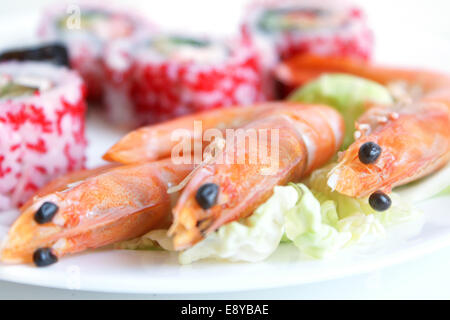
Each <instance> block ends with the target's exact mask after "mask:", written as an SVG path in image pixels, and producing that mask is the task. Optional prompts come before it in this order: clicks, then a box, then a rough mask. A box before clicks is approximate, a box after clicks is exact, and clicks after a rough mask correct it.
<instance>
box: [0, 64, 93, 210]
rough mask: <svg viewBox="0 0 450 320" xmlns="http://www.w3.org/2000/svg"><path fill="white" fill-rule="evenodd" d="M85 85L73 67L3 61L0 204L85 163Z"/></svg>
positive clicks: (11, 203) (16, 201) (9, 204)
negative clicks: (72, 69)
mask: <svg viewBox="0 0 450 320" xmlns="http://www.w3.org/2000/svg"><path fill="white" fill-rule="evenodd" d="M84 113H85V89H84V84H83V81H82V79H81V78H80V77H79V76H78V75H77V74H76V73H75V72H73V71H69V70H68V69H67V68H64V67H58V66H55V65H52V64H49V63H43V62H17V61H12V62H2V63H0V124H1V125H0V209H2V210H3V209H9V208H14V207H18V206H20V205H21V204H23V203H24V202H25V201H26V200H27V199H28V198H29V197H30V196H32V195H33V194H34V193H35V192H36V191H37V190H38V188H39V187H41V186H43V185H44V184H45V183H47V182H48V181H49V180H51V179H52V178H55V177H56V176H58V175H61V174H63V173H66V172H68V171H72V170H76V169H80V168H82V167H83V166H84V161H85V147H86V140H85V136H84Z"/></svg>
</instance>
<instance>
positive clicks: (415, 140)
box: [276, 56, 450, 197]
mask: <svg viewBox="0 0 450 320" xmlns="http://www.w3.org/2000/svg"><path fill="white" fill-rule="evenodd" d="M324 72H344V73H350V74H353V75H357V76H361V77H364V78H368V79H371V80H373V81H376V82H379V83H381V84H383V85H386V86H387V87H388V88H391V90H392V93H393V95H394V97H395V98H397V100H398V102H397V103H396V104H395V105H392V106H381V105H375V106H372V107H371V108H369V109H368V110H367V111H366V113H365V114H363V115H362V116H361V118H360V119H358V122H357V123H356V129H357V131H356V133H355V138H356V141H355V142H354V143H353V144H352V145H351V146H350V147H349V148H348V149H347V150H346V151H345V152H343V153H342V154H341V155H340V157H339V159H338V164H337V165H336V167H335V168H334V169H333V170H331V172H330V175H329V178H328V185H329V186H330V187H331V188H332V189H334V190H336V191H338V192H340V193H342V194H345V195H348V196H351V197H365V196H368V195H370V194H372V193H373V192H375V191H381V192H390V190H391V189H392V188H393V187H396V186H400V185H403V184H405V183H408V182H411V181H414V180H416V179H419V178H421V177H424V176H426V175H428V174H430V173H432V172H434V171H436V170H438V169H440V168H442V167H443V166H445V165H446V164H447V163H448V162H449V160H450V77H449V76H447V75H444V74H440V73H436V72H431V71H425V70H407V69H399V68H388V67H382V66H376V65H372V64H368V63H363V62H358V61H353V60H349V59H344V58H321V57H317V56H303V57H295V58H293V59H291V60H289V61H286V62H284V63H283V64H281V65H280V66H279V67H278V68H277V71H276V74H277V76H278V78H279V79H280V80H281V81H282V82H284V83H286V84H288V85H300V84H303V83H304V82H305V81H306V80H308V79H311V78H314V77H316V76H318V75H320V74H321V73H324ZM369 142H371V143H373V144H372V146H373V145H374V144H376V145H378V146H379V148H380V150H381V153H380V154H379V156H378V157H377V158H376V159H373V160H374V161H371V162H370V163H363V162H364V161H362V160H361V158H360V156H359V154H360V150H361V147H363V146H364V147H367V146H368V144H367V143H369Z"/></svg>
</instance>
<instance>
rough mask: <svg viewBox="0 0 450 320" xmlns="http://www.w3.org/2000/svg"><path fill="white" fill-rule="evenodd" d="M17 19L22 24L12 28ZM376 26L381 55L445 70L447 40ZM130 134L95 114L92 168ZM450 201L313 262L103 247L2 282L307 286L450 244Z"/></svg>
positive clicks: (110, 286)
mask: <svg viewBox="0 0 450 320" xmlns="http://www.w3.org/2000/svg"><path fill="white" fill-rule="evenodd" d="M31 20H32V19H31ZM14 21H15V22H16V26H17V28H12V27H11V25H14ZM19 21H20V23H19ZM26 21H30V19H29V18H28V16H27V17H21V18H17V19H8V24H9V28H6V30H20V28H25V27H24V26H25V25H26ZM33 21H35V20H33ZM0 29H1V28H0ZM27 30H29V29H27ZM376 30H377V39H378V47H377V49H378V50H377V58H378V60H380V61H383V62H388V63H395V64H403V65H412V66H422V67H432V68H441V69H442V62H446V61H447V57H448V56H450V46H449V44H448V43H447V42H446V41H442V40H440V39H438V38H435V37H432V36H430V35H424V34H421V33H420V31H414V32H412V31H411V30H409V31H410V32H409V33H408V34H409V36H408V34H406V33H405V34H401V35H397V36H395V35H394V34H393V33H392V30H389V29H387V28H383V26H382V25H380V26H378V28H377V29H376ZM10 38H11V37H10V34H9V32H8V33H5V32H4V33H3V36H2V33H1V32H0V47H2V46H5V42H2V39H10ZM18 38H21V39H22V37H17V38H16V39H18ZM23 38H24V39H25V36H24V37H23ZM399 39H401V44H400V43H399ZM417 39H420V41H418V40H417ZM436 49H438V50H436ZM123 133H124V132H121V131H120V130H117V129H115V128H112V127H110V126H108V125H107V124H105V123H103V122H102V119H101V117H100V116H99V115H98V114H95V113H92V112H91V113H90V115H89V121H88V138H89V142H90V145H89V149H88V164H89V166H94V165H97V164H99V163H101V160H100V155H101V154H102V153H103V152H104V151H105V150H106V149H107V148H108V146H110V145H111V144H112V143H114V142H115V141H116V140H117V139H118V138H119V137H120V136H121V135H122V134H123ZM449 207H450V197H449V196H447V197H442V198H436V199H432V200H428V201H426V202H423V203H421V204H420V205H419V208H420V209H422V210H423V211H424V212H425V214H424V216H423V219H422V220H416V221H412V222H410V223H407V224H404V225H399V226H396V227H395V228H393V229H391V230H388V233H387V236H386V238H385V239H381V240H378V241H376V242H374V243H371V244H364V245H358V246H354V247H351V248H348V249H345V250H342V251H341V252H339V253H338V254H337V255H336V256H335V257H334V258H332V259H327V260H319V261H317V260H307V259H305V258H303V257H300V255H299V252H298V250H296V249H295V248H294V247H293V246H291V245H281V246H280V247H279V248H278V250H277V251H276V252H275V253H274V254H273V255H272V256H271V257H270V258H269V259H268V260H266V261H264V262H261V263H254V264H250V263H224V262H214V261H203V262H197V263H194V264H192V265H187V266H180V265H179V264H178V263H177V259H176V255H175V254H173V253H167V252H160V251H118V250H109V249H103V250H96V251H89V252H84V253H81V254H78V255H74V256H70V257H65V258H63V259H61V261H60V262H58V263H57V264H55V265H53V266H50V267H47V268H35V267H32V266H28V265H26V266H5V265H0V280H7V281H13V282H18V283H25V284H32V285H39V286H47V287H55V288H65V289H81V290H91V291H104V292H122V293H201V292H224V291H238V290H252V289H263V288H273V287H282V286H291V285H300V284H304V283H311V282H318V281H324V280H327V279H333V278H338V277H344V276H348V275H354V274H357V273H362V272H369V271H373V270H375V269H378V268H382V267H385V266H388V265H392V264H396V263H400V262H404V261H407V260H409V259H413V258H417V257H419V256H421V255H424V254H428V253H431V252H433V251H435V250H438V249H440V248H443V247H446V246H450V215H448V208H449ZM8 220H9V219H8V216H7V215H4V214H2V215H0V234H1V232H3V234H4V232H5V231H6V230H7V225H8V223H9V221H8ZM1 226H3V228H1Z"/></svg>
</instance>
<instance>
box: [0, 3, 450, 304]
mask: <svg viewBox="0 0 450 320" xmlns="http://www.w3.org/2000/svg"><path fill="white" fill-rule="evenodd" d="M318 1H319V0H318ZM0 2H1V6H0V10H1V11H0V19H1V20H0V21H4V18H6V17H11V16H15V15H16V14H20V15H21V17H22V19H26V20H29V19H35V20H36V21H37V18H38V13H39V12H40V10H41V9H42V7H45V5H47V4H48V3H51V2H54V1H47V0H42V1H36V0H15V1H7V0H1V1H0ZM117 2H119V3H120V2H124V3H127V5H128V6H135V7H137V8H139V11H141V12H142V13H143V14H145V15H147V16H149V17H150V18H151V19H152V20H153V21H154V22H155V23H156V24H158V25H160V26H161V27H163V28H169V29H175V30H185V31H192V32H206V31H207V32H208V33H215V34H221V35H230V34H232V33H233V32H235V31H236V30H237V27H238V22H239V19H240V17H241V14H242V8H243V5H244V4H245V3H246V2H247V1H240V0H220V1H219V0H189V1H186V0H163V1H159V0H158V1H157V0H150V1H136V0H134V1H130V0H128V1H117ZM355 2H357V3H360V4H361V5H362V6H364V7H365V8H366V11H367V13H368V15H369V18H370V23H371V25H372V26H373V28H374V29H375V30H376V36H377V44H378V46H381V47H382V50H380V52H381V53H380V55H378V56H377V58H378V59H380V60H383V57H384V55H387V54H389V55H390V60H395V61H396V62H397V61H398V63H402V62H403V60H408V61H413V60H414V59H412V58H414V57H416V56H417V60H420V53H421V52H423V51H424V50H436V51H439V47H427V43H428V42H427V41H424V34H425V37H429V38H436V39H439V41H450V19H449V16H450V1H448V0H427V1H417V0H360V1H357V0H356V1H355ZM16 22H17V21H16ZM1 27H2V28H6V31H7V32H6V37H5V36H3V37H0V47H2V46H6V45H8V44H10V43H15V42H20V40H21V38H20V37H18V36H15V29H13V28H12V27H11V28H10V30H8V29H9V26H8V25H7V24H2V25H1ZM391 30H392V31H393V32H395V34H398V35H400V36H398V37H396V38H395V41H392V40H389V41H386V40H384V38H382V36H383V35H384V34H387V33H389V32H390V31H391ZM3 31H5V30H3ZM26 31H27V32H29V33H30V34H32V32H34V30H26ZM2 34H5V32H3V33H2ZM21 34H24V32H22V33H21ZM404 38H405V39H406V38H407V39H409V40H411V39H412V40H414V39H415V38H417V46H412V50H411V53H410V54H411V56H410V57H403V56H399V55H396V50H395V48H396V46H398V45H401V43H402V41H403V40H404ZM378 49H379V47H378ZM378 49H377V50H378ZM429 65H432V66H433V67H435V68H441V69H444V70H449V71H450V57H443V58H441V59H437V60H436V61H430V62H429ZM449 262H450V248H449V249H445V250H441V251H439V252H436V253H434V254H431V255H428V256H426V257H423V258H421V259H418V260H415V261H411V262H408V263H405V264H401V265H398V266H394V267H390V268H386V269H383V270H380V271H377V272H375V273H371V274H366V275H358V276H353V277H350V278H345V279H339V280H333V281H327V282H323V283H318V284H309V285H303V286H301V287H293V288H283V289H276V290H263V291H257V292H243V293H232V294H215V295H192V296H163V295H117V294H103V293H85V292H79V291H68V290H67V291H65V290H57V289H46V288H38V287H31V286H25V285H18V284H11V283H6V282H0V298H3V299H7V298H16V299H17V298H19V299H20V298H50V299H55V298H61V299H64V298H134V299H136V298H175V299H178V298H199V299H205V298H217V299H221V298H224V299H228V298H234V299H239V298H262V299H271V298H280V299H292V298H302V299H329V298H330V299H333V298H341V299H348V298H353V299H358V298H361V299H367V298H375V299H377V298H394V299H395V298H450V277H448V265H449Z"/></svg>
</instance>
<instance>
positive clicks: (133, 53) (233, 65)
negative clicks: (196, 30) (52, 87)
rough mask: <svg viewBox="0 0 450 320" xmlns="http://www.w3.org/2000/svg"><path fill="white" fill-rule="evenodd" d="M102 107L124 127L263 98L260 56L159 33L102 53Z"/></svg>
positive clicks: (238, 46)
mask: <svg viewBox="0 0 450 320" xmlns="http://www.w3.org/2000/svg"><path fill="white" fill-rule="evenodd" d="M105 64H106V66H105V69H106V70H107V71H106V73H107V79H108V80H107V85H106V89H105V105H106V107H107V110H108V113H109V115H110V119H111V120H112V121H113V122H114V123H116V124H122V125H124V126H128V127H129V126H139V125H143V124H148V123H155V122H159V121H163V120H167V119H170V118H174V117H177V116H180V115H184V114H189V113H194V112H198V111H202V110H208V109H213V108H219V107H227V106H232V105H246V104H252V103H255V102H258V101H261V100H264V94H263V91H262V82H261V75H260V66H259V60H258V55H257V53H256V51H255V50H253V49H252V48H251V47H250V46H248V45H246V44H245V43H243V42H241V41H240V40H237V41H230V42H227V41H221V40H213V39H209V38H204V37H198V36H186V35H180V34H172V33H169V34H157V35H153V36H147V37H143V38H139V39H133V40H124V41H118V42H115V43H114V44H113V45H112V46H111V47H110V48H109V49H108V50H106V54H105Z"/></svg>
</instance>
